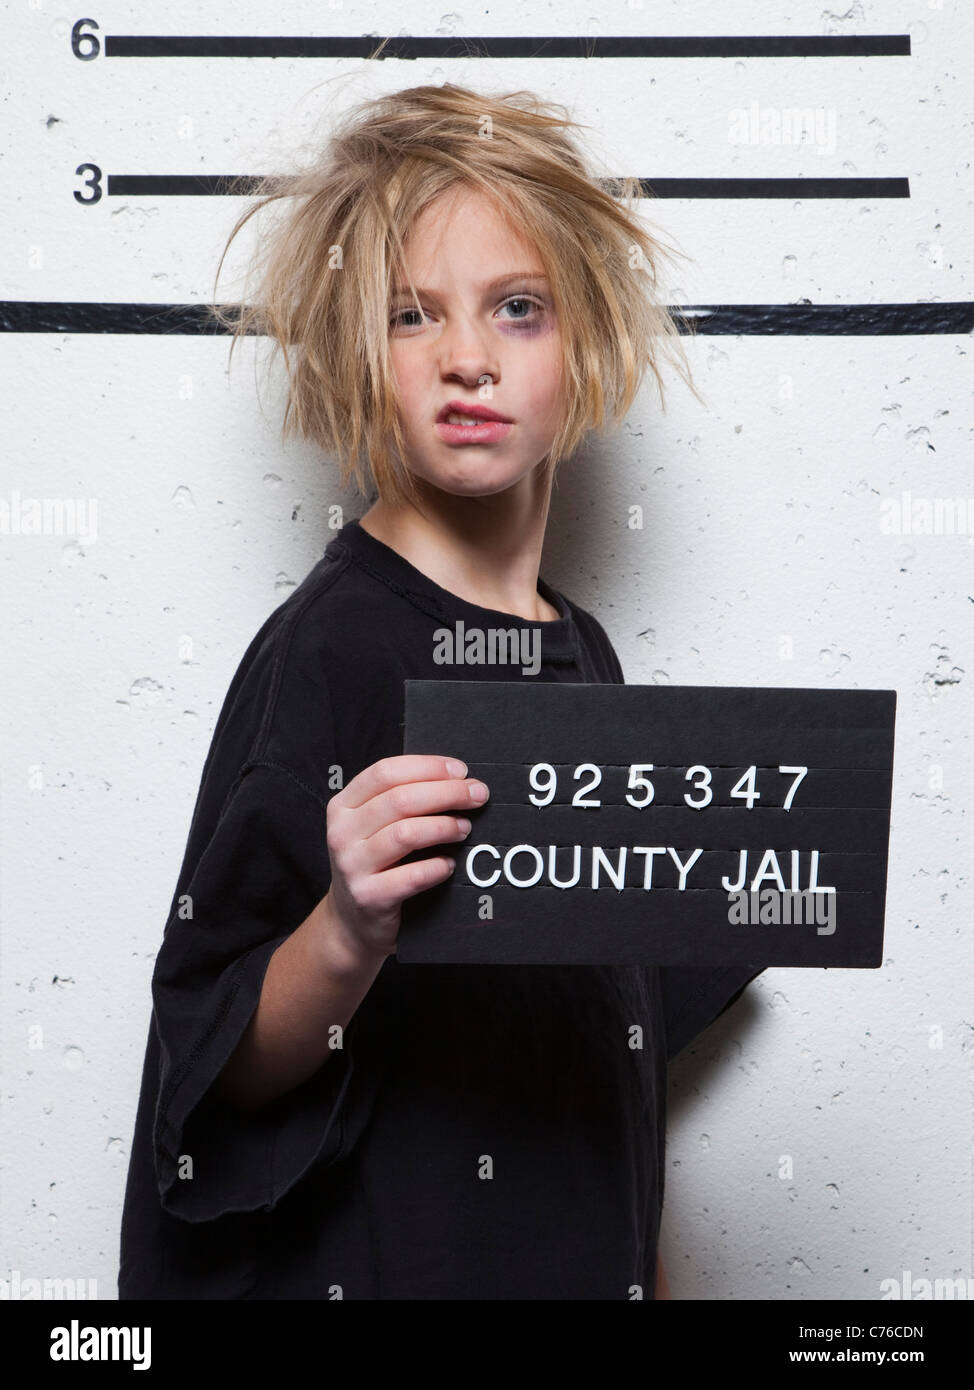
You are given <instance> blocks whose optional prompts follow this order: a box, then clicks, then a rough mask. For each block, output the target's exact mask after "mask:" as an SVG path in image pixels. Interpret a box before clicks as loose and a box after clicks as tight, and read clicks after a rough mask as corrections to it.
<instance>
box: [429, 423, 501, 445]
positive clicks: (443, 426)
mask: <svg viewBox="0 0 974 1390" xmlns="http://www.w3.org/2000/svg"><path fill="white" fill-rule="evenodd" d="M433 428H434V429H435V430H436V433H437V434H438V435H439V437H440V439H442V440H443V442H444V444H498V443H499V442H500V441H501V440H502V439H504V438H505V437H506V436H507V435H508V434H510V432H511V430H512V429H513V428H514V425H513V422H512V421H511V420H484V421H483V423H482V424H480V425H451V424H450V423H449V422H448V421H446V420H437V421H436V422H435V424H434V426H433Z"/></svg>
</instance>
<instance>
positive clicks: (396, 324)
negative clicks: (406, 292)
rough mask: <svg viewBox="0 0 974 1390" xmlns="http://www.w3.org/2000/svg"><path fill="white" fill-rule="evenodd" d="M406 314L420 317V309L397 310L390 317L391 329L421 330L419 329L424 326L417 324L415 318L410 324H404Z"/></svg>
mask: <svg viewBox="0 0 974 1390" xmlns="http://www.w3.org/2000/svg"><path fill="white" fill-rule="evenodd" d="M404 314H413V315H418V314H419V310H418V309H396V310H395V311H394V312H393V313H392V314H391V315H390V317H389V327H390V328H391V329H395V328H419V327H421V326H422V325H421V324H418V323H417V322H416V320H415V318H414V319H413V320H412V321H411V322H410V323H404V322H403V315H404Z"/></svg>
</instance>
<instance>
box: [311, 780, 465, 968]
mask: <svg viewBox="0 0 974 1390" xmlns="http://www.w3.org/2000/svg"><path fill="white" fill-rule="evenodd" d="M465 774H466V768H465V766H464V765H463V763H461V762H458V761H457V760H456V759H454V758H441V757H436V756H433V755H432V754H430V755H426V754H419V753H404V754H401V755H399V756H397V757H391V758H381V759H380V760H379V761H378V762H377V763H372V764H371V766H370V767H366V768H363V770H362V771H361V772H360V773H359V774H358V776H357V777H353V779H352V780H351V782H349V784H348V786H347V787H343V788H342V790H341V791H340V792H338V793H337V794H336V795H335V796H333V797H332V798H331V800H330V801H329V803H328V808H327V817H328V830H327V842H328V855H329V858H330V860H331V887H330V888H329V890H328V893H327V894H326V896H325V897H324V899H323V900H322V905H323V908H324V911H325V917H326V921H327V924H328V927H329V929H330V930H331V932H332V934H333V936H334V938H336V939H338V940H340V941H341V942H342V943H343V944H344V945H345V947H347V949H348V950H349V951H350V952H351V953H352V957H353V958H354V959H360V958H361V957H362V956H363V953H364V954H365V955H366V956H368V955H372V956H374V955H375V954H378V955H381V956H389V955H393V954H394V953H395V950H396V941H397V937H398V935H399V927H400V923H401V909H402V903H403V900H404V899H405V898H411V897H413V896H414V895H415V894H416V893H421V892H422V891H423V889H424V888H431V887H433V885H434V884H436V883H442V882H444V880H445V879H447V878H449V876H450V874H451V873H452V872H453V867H454V863H455V861H454V860H453V859H452V858H449V857H447V856H437V857H436V858H429V859H423V860H418V861H415V862H410V863H408V864H400V863H399V861H400V860H401V859H402V858H403V856H404V855H406V854H409V853H411V852H412V851H413V850H417V849H424V848H427V847H428V846H429V845H436V844H446V843H448V842H450V841H454V840H462V839H464V837H465V836H466V835H468V834H469V833H470V822H469V821H468V820H466V819H465V818H463V817H462V815H460V816H457V815H450V814H448V813H449V812H450V811H454V810H455V811H460V812H463V811H465V810H469V809H475V808H476V807H477V806H482V805H483V803H484V802H485V801H486V799H487V797H488V796H489V791H488V789H487V787H486V786H485V784H484V783H483V782H479V781H477V780H476V779H475V778H472V777H467V776H466V775H465ZM478 788H480V789H481V794H480V795H479V796H478V795H476V794H475V793H476V791H477V789H478Z"/></svg>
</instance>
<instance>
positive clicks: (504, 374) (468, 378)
mask: <svg viewBox="0 0 974 1390" xmlns="http://www.w3.org/2000/svg"><path fill="white" fill-rule="evenodd" d="M406 260H407V265H408V269H409V273H410V275H411V276H412V279H413V283H414V284H415V286H416V290H417V293H418V296H419V303H420V305H421V306H422V311H423V312H422V315H420V314H419V312H418V311H417V309H416V308H415V306H414V305H413V304H411V302H410V299H409V287H408V285H399V286H397V287H396V290H397V293H396V294H395V295H394V296H393V300H392V304H391V306H390V311H389V350H390V354H391V358H392V366H393V372H394V375H395V381H396V391H397V399H398V405H399V416H400V421H401V425H402V429H403V433H404V436H405V442H406V456H405V459H404V462H405V464H406V467H407V468H408V469H409V471H410V473H412V474H414V475H415V476H416V477H418V478H422V479H425V480H426V481H427V482H428V483H431V484H432V485H433V486H434V487H437V488H440V489H442V490H443V491H444V492H448V493H451V494H453V495H455V496H461V497H485V496H489V495H491V494H493V493H498V492H503V491H505V490H506V489H508V488H510V487H513V486H514V485H515V484H516V483H518V482H520V481H521V479H523V478H525V477H526V476H527V475H529V474H530V473H531V472H532V471H533V470H534V468H535V467H536V466H537V465H538V463H539V462H540V461H541V460H542V459H543V458H544V457H545V455H546V454H547V453H548V451H549V449H550V447H551V444H552V441H553V439H554V436H555V432H556V429H557V425H558V421H559V404H560V384H561V351H562V350H561V338H560V333H559V331H558V325H557V323H556V321H555V310H554V304H553V302H552V299H551V291H550V288H549V285H548V281H547V279H546V277H545V274H544V270H543V267H542V265H541V262H540V260H539V258H538V255H537V252H536V251H534V249H533V248H532V246H531V245H530V243H528V242H526V241H524V240H523V239H522V238H521V237H519V236H517V235H516V234H515V233H514V232H512V231H511V229H510V228H509V227H508V226H507V225H506V224H505V222H504V221H503V219H502V218H500V217H499V216H498V215H497V213H496V212H495V210H494V207H493V205H492V204H491V202H490V201H489V199H487V198H485V197H484V196H483V194H481V193H479V192H475V191H473V190H470V189H466V188H464V189H461V190H458V191H456V192H451V193H450V194H444V195H443V196H442V197H441V198H438V199H437V200H436V202H435V203H432V204H431V205H430V206H429V207H428V208H426V210H425V211H424V212H423V214H422V215H421V216H420V217H419V218H418V219H417V221H416V223H415V224H414V226H413V228H412V230H411V232H410V235H409V237H408V238H407V240H406ZM458 406H459V407H460V408H461V411H462V410H463V408H465V407H473V408H474V411H476V410H478V409H479V410H481V411H483V412H489V413H493V414H494V415H495V416H500V417H502V420H501V421H499V422H493V423H491V422H488V423H486V424H479V425H469V424H468V425H466V426H464V425H460V426H458V425H457V424H455V423H453V424H451V423H450V421H449V419H448V416H447V411H448V410H449V409H450V408H453V409H456V408H457V407H458Z"/></svg>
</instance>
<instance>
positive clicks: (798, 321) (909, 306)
mask: <svg viewBox="0 0 974 1390" xmlns="http://www.w3.org/2000/svg"><path fill="white" fill-rule="evenodd" d="M671 312H672V313H673V316H674V318H675V319H676V322H677V325H678V327H679V328H680V331H681V332H683V333H686V332H687V331H689V330H690V329H691V328H692V331H694V332H696V333H700V334H723V335H727V334H745V335H752V336H766V335H791V336H798V337H805V336H810V337H821V336H835V337H878V336H898V335H901V334H931V333H959V334H965V333H971V332H974V301H965V300H960V301H954V302H947V303H939V302H938V303H922V304H914V303H906V304H717V305H680V306H672V308H671ZM0 332H3V333H115V334H150V335H157V334H181V335H187V336H200V335H209V334H217V335H220V334H222V333H223V332H224V330H223V329H222V328H220V327H219V326H215V325H214V324H213V322H212V320H211V319H210V318H209V316H208V314H207V311H206V306H205V305H203V304H139V303H131V304H115V303H99V302H97V301H91V302H89V301H77V302H74V303H64V302H60V301H42V300H30V299H24V300H19V299H8V300H0Z"/></svg>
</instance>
